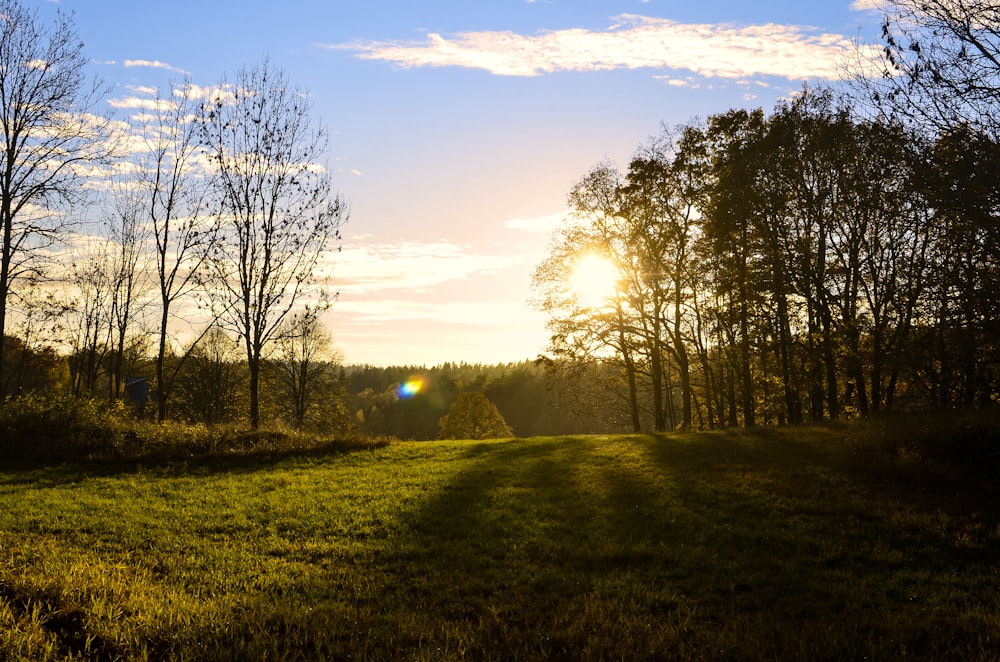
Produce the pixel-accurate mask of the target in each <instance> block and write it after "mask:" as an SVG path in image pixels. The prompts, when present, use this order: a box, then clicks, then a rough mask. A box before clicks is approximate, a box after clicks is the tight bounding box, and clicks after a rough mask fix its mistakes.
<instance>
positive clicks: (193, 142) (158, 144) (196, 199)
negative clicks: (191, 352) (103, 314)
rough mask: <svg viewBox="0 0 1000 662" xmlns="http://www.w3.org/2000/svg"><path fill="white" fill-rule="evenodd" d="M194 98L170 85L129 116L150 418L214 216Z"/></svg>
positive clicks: (165, 393) (163, 397)
mask: <svg viewBox="0 0 1000 662" xmlns="http://www.w3.org/2000/svg"><path fill="white" fill-rule="evenodd" d="M200 103H201V101H200V100H199V98H198V95H197V90H196V89H195V87H194V86H193V85H191V83H190V82H184V83H182V84H172V85H171V87H170V95H169V97H168V98H166V99H163V98H161V97H160V96H159V95H157V96H156V97H155V98H154V99H152V103H151V104H150V106H151V108H152V112H151V113H144V114H142V115H140V116H138V117H137V118H136V126H135V130H136V132H137V133H138V134H140V135H141V136H142V138H143V144H142V149H140V150H139V151H138V152H137V153H135V154H133V155H132V157H131V166H132V168H131V171H130V172H129V175H128V177H127V179H128V186H127V187H125V189H124V190H123V194H124V195H125V196H127V198H128V199H129V200H130V201H131V202H130V204H131V205H132V206H134V207H136V214H137V215H140V216H142V217H144V218H146V219H147V220H148V222H149V226H150V231H151V232H152V234H153V239H154V240H155V244H156V255H155V259H156V279H157V289H158V297H159V303H160V310H159V329H158V343H157V345H158V346H157V353H156V388H157V395H158V398H157V412H156V417H157V420H158V421H163V420H164V418H165V417H166V407H167V400H168V397H169V395H170V390H171V383H170V382H171V379H169V378H168V376H167V374H166V373H167V371H166V369H165V366H164V363H165V360H166V355H167V345H168V343H169V335H168V326H169V324H170V321H171V319H172V315H173V314H174V313H173V307H174V304H176V303H177V302H178V301H179V300H181V299H182V298H184V297H186V296H189V295H190V294H191V293H192V291H193V290H194V289H195V288H196V286H198V285H199V284H201V283H202V282H203V280H204V273H203V272H204V269H203V266H204V264H205V261H206V259H207V258H208V255H209V251H210V249H211V247H212V245H213V242H214V241H215V238H216V235H217V230H218V218H219V217H218V215H217V214H215V213H211V211H210V210H209V204H208V192H209V189H208V180H207V178H206V176H205V174H206V173H205V169H204V167H203V165H204V158H203V157H204V153H203V149H202V146H201V144H200V135H199V130H200V129H199V125H198V123H197V121H196V119H197V117H198V111H199V110H200Z"/></svg>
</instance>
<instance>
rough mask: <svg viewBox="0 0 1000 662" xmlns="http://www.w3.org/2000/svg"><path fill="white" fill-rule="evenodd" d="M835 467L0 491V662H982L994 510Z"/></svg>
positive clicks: (534, 461)
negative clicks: (953, 661) (78, 661)
mask: <svg viewBox="0 0 1000 662" xmlns="http://www.w3.org/2000/svg"><path fill="white" fill-rule="evenodd" d="M843 444H844V434H843V432H841V431H838V430H837V429H834V428H802V429H798V430H794V429H793V430H784V431H768V430H762V431H755V432H753V433H747V434H725V433H719V434H691V435H670V436H662V437H653V436H606V437H579V438H569V437H567V438H551V439H548V438H546V439H528V440H506V441H489V442H473V441H465V442H454V441H448V442H426V443H398V444H393V445H391V446H389V447H385V448H380V449H376V450H372V451H361V452H355V453H349V454H341V455H328V456H314V457H301V458H291V459H283V460H280V461H275V462H266V461H261V460H257V461H247V460H242V461H239V462H228V463H227V462H221V461H220V462H213V463H205V464H199V465H194V464H192V465H170V466H165V467H146V468H144V467H141V466H134V465H130V466H128V467H116V468H109V467H104V468H94V467H89V468H81V467H76V466H63V467H57V468H51V469H34V470H22V471H9V470H8V471H0V657H4V658H8V659H18V658H21V659H46V658H48V659H71V658H73V657H74V656H76V657H78V658H90V659H116V658H117V659H142V658H144V657H145V658H149V659H281V660H293V659H302V660H313V659H317V660H320V659H343V658H347V657H351V658H353V659H373V660H374V659H396V658H398V659H403V658H406V659H428V660H430V659H460V658H466V659H504V660H507V659H546V658H562V659H622V658H624V659H713V658H714V659H803V660H804V659H810V660H815V659H861V658H863V657H874V658H892V659H896V658H899V657H903V656H909V657H915V658H918V659H921V658H922V659H942V658H961V659H995V658H997V657H1000V588H998V587H1000V581H998V580H1000V563H998V561H1000V525H998V519H997V510H996V509H995V508H996V505H997V504H996V499H995V498H993V500H992V501H990V498H989V497H990V495H989V494H987V495H986V496H985V497H984V494H983V493H982V492H981V491H972V490H970V491H968V492H963V491H961V490H958V489H956V484H954V483H948V484H947V485H934V484H930V485H928V484H919V485H918V484H914V483H912V482H906V481H892V480H882V479H878V480H876V479H875V478H873V476H872V475H870V474H868V473H865V472H859V471H858V469H857V467H856V466H854V465H852V464H851V463H850V462H848V461H847V460H846V458H848V457H849V454H847V453H845V452H844V450H843ZM992 496H993V497H995V496H996V495H992Z"/></svg>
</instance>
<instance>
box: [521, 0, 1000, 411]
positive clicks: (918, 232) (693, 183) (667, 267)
mask: <svg viewBox="0 0 1000 662" xmlns="http://www.w3.org/2000/svg"><path fill="white" fill-rule="evenodd" d="M889 7H890V8H889V10H887V13H886V15H885V22H884V25H883V38H884V40H885V48H884V50H883V53H882V57H881V59H880V65H881V66H883V67H884V69H883V70H882V71H881V74H880V75H878V76H876V77H874V78H872V77H861V76H859V77H858V78H857V79H856V80H855V81H854V85H853V86H851V87H850V89H848V90H842V91H840V92H839V93H836V92H835V91H834V90H832V89H829V88H814V87H808V86H806V87H804V88H803V89H802V90H801V91H800V92H799V94H797V95H796V96H795V97H794V98H792V99H790V100H787V101H782V102H780V103H779V104H778V105H777V107H776V108H775V109H774V110H773V111H772V112H770V113H765V112H764V111H763V110H761V109H756V110H745V109H734V110H730V111H728V112H724V113H719V114H715V115H712V116H710V117H708V118H707V119H704V120H696V121H692V122H690V123H688V124H686V125H684V126H681V127H677V128H665V129H664V130H663V131H662V132H661V134H660V135H658V136H655V137H654V138H652V139H650V140H649V141H648V142H647V143H646V144H645V145H643V146H642V147H641V148H640V149H639V150H637V152H636V153H635V154H634V156H633V157H632V159H631V161H630V162H629V164H628V167H627V168H626V169H625V170H624V171H621V170H619V169H618V167H617V166H616V165H615V164H613V163H607V162H605V163H600V164H598V165H597V166H595V167H594V168H593V169H592V170H591V171H590V172H588V173H587V174H586V175H585V176H584V177H583V178H582V179H581V180H580V181H579V182H578V183H577V184H576V185H575V186H574V187H573V189H572V190H571V191H570V194H569V205H570V207H571V209H572V210H573V213H572V217H571V219H570V220H569V222H568V223H567V224H565V225H564V227H563V228H562V229H560V230H559V231H558V232H557V233H556V234H555V235H554V237H553V240H552V245H551V249H550V255H549V257H548V258H547V259H546V260H545V261H544V262H543V263H542V264H540V265H539V266H538V268H537V269H536V272H535V275H534V280H533V287H534V289H535V291H536V293H537V297H536V305H537V306H538V307H539V308H540V309H541V310H543V311H545V312H546V313H547V314H548V317H549V328H550V331H551V342H550V345H549V348H548V355H549V357H550V359H551V361H552V363H553V365H556V366H561V368H560V369H562V370H567V369H570V368H571V366H574V365H588V364H604V365H609V366H612V367H613V368H614V371H613V372H614V373H615V374H614V378H613V379H612V380H610V381H609V392H610V393H614V394H616V395H617V396H618V397H620V398H621V399H622V401H623V411H625V412H627V415H628V417H629V422H630V425H631V427H632V429H634V430H636V431H639V430H641V429H644V428H645V429H653V430H666V429H671V428H684V429H689V428H692V427H700V428H715V427H724V426H753V425H757V424H773V423H777V424H780V423H797V422H802V421H807V420H808V421H817V420H823V419H837V418H841V417H844V416H867V415H870V414H873V413H876V412H880V411H885V410H897V409H916V408H957V407H985V406H991V405H994V404H995V403H996V402H997V399H998V397H1000V371H998V370H997V363H998V360H1000V346H998V340H1000V338H998V333H1000V325H998V322H997V311H998V307H1000V300H998V296H1000V295H998V292H1000V269H998V265H1000V261H998V258H1000V236H998V232H1000V230H998V228H1000V224H998V221H1000V189H998V185H997V182H1000V142H998V137H1000V135H998V132H997V124H996V117H998V116H1000V115H998V114H997V111H1000V66H998V65H997V63H998V62H1000V58H998V57H996V56H997V55H1000V47H998V46H1000V43H998V40H997V39H996V36H997V33H996V30H995V26H996V25H997V24H998V21H997V20H996V19H997V18H998V17H997V16H996V13H997V9H996V8H995V7H992V8H991V6H990V4H989V3H980V2H972V3H951V2H943V1H942V2H934V1H931V2H920V3H916V2H908V1H904V0H901V1H898V2H894V3H889ZM593 255H597V256H600V258H601V259H605V260H608V261H609V262H611V263H612V264H613V266H614V270H615V273H616V274H617V276H616V278H617V283H616V289H615V292H614V294H613V295H610V296H608V297H606V298H605V299H604V300H603V301H600V302H597V303H594V302H592V301H589V300H588V298H587V297H585V296H583V295H582V294H581V293H580V292H578V291H575V290H574V287H573V285H572V283H573V278H572V273H573V269H574V267H575V265H576V264H577V263H579V262H581V261H582V260H584V259H585V258H590V257H591V256H593Z"/></svg>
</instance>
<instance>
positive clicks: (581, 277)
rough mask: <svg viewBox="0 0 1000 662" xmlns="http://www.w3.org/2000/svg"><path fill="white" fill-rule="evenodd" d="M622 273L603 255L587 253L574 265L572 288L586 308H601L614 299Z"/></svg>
mask: <svg viewBox="0 0 1000 662" xmlns="http://www.w3.org/2000/svg"><path fill="white" fill-rule="evenodd" d="M620 278H621V273H620V272H619V271H618V268H617V267H616V266H615V265H614V263H613V262H612V261H611V260H609V259H608V258H607V257H605V256H603V255H599V254H597V253H586V254H584V255H583V256H581V257H580V259H579V260H577V261H576V264H574V265H573V271H572V273H571V274H570V280H569V284H570V288H571V289H572V291H573V294H574V295H575V297H576V300H577V302H578V303H579V304H580V305H581V306H582V307H584V308H601V307H603V306H606V305H607V304H608V302H609V301H611V300H612V299H614V297H615V294H616V293H617V291H618V281H619V279H620Z"/></svg>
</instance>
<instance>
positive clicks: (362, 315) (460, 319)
mask: <svg viewBox="0 0 1000 662" xmlns="http://www.w3.org/2000/svg"><path fill="white" fill-rule="evenodd" d="M334 310H335V313H336V314H337V315H341V316H342V317H343V318H346V319H345V324H346V325H369V324H386V323H390V322H392V323H398V322H417V321H422V322H437V323H442V324H457V325H466V326H485V327H496V326H500V325H506V324H508V323H509V322H510V320H512V319H517V318H519V317H523V315H524V312H525V306H524V304H523V303H519V302H516V301H501V302H496V301H446V302H433V303H431V302H426V301H413V300H412V299H380V300H378V301H360V300H354V299H350V298H345V299H342V300H340V301H338V302H337V303H336V304H335V307H334Z"/></svg>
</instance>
